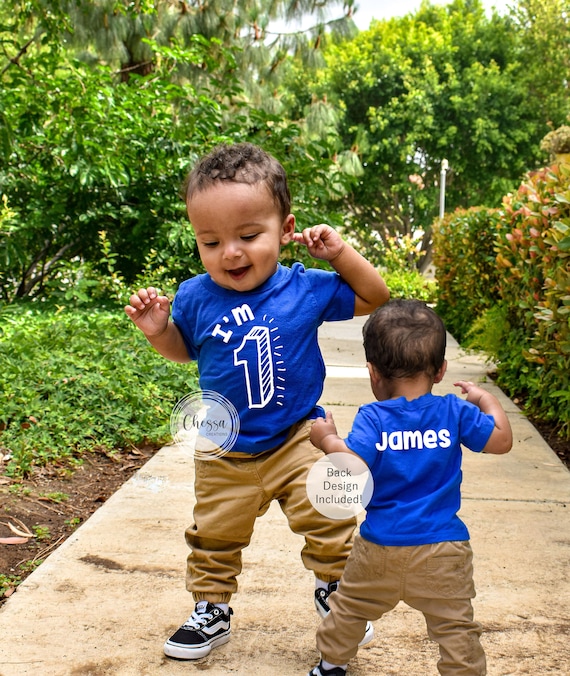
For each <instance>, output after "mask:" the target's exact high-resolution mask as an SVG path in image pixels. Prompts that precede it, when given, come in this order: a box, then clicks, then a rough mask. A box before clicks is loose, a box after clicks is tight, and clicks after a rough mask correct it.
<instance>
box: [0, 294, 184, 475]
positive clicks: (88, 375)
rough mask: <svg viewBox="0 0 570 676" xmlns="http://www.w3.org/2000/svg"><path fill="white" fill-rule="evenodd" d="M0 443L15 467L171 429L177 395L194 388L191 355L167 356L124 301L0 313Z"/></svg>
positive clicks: (159, 437)
mask: <svg viewBox="0 0 570 676" xmlns="http://www.w3.org/2000/svg"><path fill="white" fill-rule="evenodd" d="M0 361H1V363H2V371H1V372H0V391H2V410H1V411H0V451H1V452H2V453H3V454H4V455H8V456H9V457H11V460H10V461H9V464H8V473H9V474H10V475H12V476H22V475H26V474H28V473H29V472H30V471H32V469H33V467H34V466H40V465H44V464H47V463H50V464H58V463H68V462H73V461H74V460H77V459H78V458H80V457H81V455H82V454H83V453H84V452H87V451H90V450H94V449H102V450H104V451H105V452H114V451H120V450H121V449H125V448H129V447H131V446H136V445H140V444H142V443H151V444H154V445H160V444H162V443H164V442H165V441H167V440H168V439H169V436H170V426H169V420H170V414H171V411H172V408H173V407H174V405H175V404H176V402H177V401H178V400H179V399H181V398H182V397H183V396H185V395H186V394H188V393H189V392H191V391H193V390H195V389H197V379H196V370H195V367H194V366H193V365H189V366H186V367H185V366H182V365H180V364H174V363H172V362H168V361H167V360H166V359H164V358H163V357H161V356H160V355H158V354H157V353H156V352H155V351H154V350H153V349H152V348H151V347H150V346H149V345H148V343H147V342H146V340H145V338H144V336H143V335H142V334H141V333H140V331H138V330H137V329H136V328H135V327H134V325H133V324H132V322H131V321H130V320H129V319H128V318H127V316H126V315H125V314H124V313H123V310H122V309H119V308H117V309H116V310H112V311H111V310H97V309H74V310H67V309H63V308H62V307H60V308H55V309H46V308H43V309H37V308H35V307H30V306H29V305H12V306H10V307H9V308H7V309H5V310H4V311H3V312H2V313H1V315H0Z"/></svg>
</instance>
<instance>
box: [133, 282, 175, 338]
mask: <svg viewBox="0 0 570 676" xmlns="http://www.w3.org/2000/svg"><path fill="white" fill-rule="evenodd" d="M125 312H126V313H127V315H128V316H129V317H130V318H131V319H132V320H133V322H134V323H135V324H136V325H137V326H138V328H139V329H140V330H141V331H142V332H143V333H144V334H145V336H147V337H149V338H153V337H156V336H159V335H160V334H161V333H164V331H165V330H166V327H167V326H168V318H169V316H170V301H169V300H168V298H167V297H166V296H160V295H159V293H158V291H157V290H156V289H155V288H154V287H153V286H149V287H147V288H146V289H139V290H138V291H137V292H136V293H133V295H132V296H131V297H130V298H129V305H126V306H125Z"/></svg>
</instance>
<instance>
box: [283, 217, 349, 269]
mask: <svg viewBox="0 0 570 676" xmlns="http://www.w3.org/2000/svg"><path fill="white" fill-rule="evenodd" d="M293 241H294V242H297V244H304V245H305V246H306V247H307V249H308V251H309V253H310V254H311V256H312V257H313V258H319V259H320V260H323V261H329V262H330V261H332V260H334V259H335V258H336V257H337V256H338V255H339V254H340V253H341V252H342V250H343V249H344V247H345V242H344V241H343V239H342V237H341V236H340V235H339V234H338V232H337V231H336V230H334V229H333V228H331V226H330V225H326V224H325V223H321V224H320V225H313V226H312V227H311V228H305V229H304V230H303V231H302V232H296V233H294V234H293Z"/></svg>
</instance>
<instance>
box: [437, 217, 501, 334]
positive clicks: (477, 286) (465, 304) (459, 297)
mask: <svg viewBox="0 0 570 676" xmlns="http://www.w3.org/2000/svg"><path fill="white" fill-rule="evenodd" d="M503 227H504V226H503V224H502V221H501V216H500V213H499V211H498V210H497V209H486V208H484V207H477V208H472V209H467V210H466V209H458V210H456V211H454V212H453V213H452V214H447V215H446V216H445V218H444V219H442V220H441V221H437V222H436V223H434V226H433V263H434V265H435V268H436V273H435V278H436V280H437V285H438V299H437V311H438V313H439V314H440V315H441V317H442V318H443V319H444V321H445V323H446V325H447V328H448V330H449V331H450V333H452V334H453V336H454V337H455V338H456V339H457V340H458V341H459V342H461V341H462V340H463V339H464V338H465V337H466V335H467V333H468V331H469V328H470V327H471V325H472V324H473V322H474V320H475V319H476V318H477V317H478V316H479V315H481V314H482V313H483V312H484V311H485V310H486V309H487V308H489V307H490V306H491V305H492V304H493V303H495V302H496V301H497V299H498V276H499V271H498V269H497V264H496V261H495V257H496V254H495V251H494V246H495V243H496V238H497V236H498V235H499V233H500V232H501V231H502V229H503Z"/></svg>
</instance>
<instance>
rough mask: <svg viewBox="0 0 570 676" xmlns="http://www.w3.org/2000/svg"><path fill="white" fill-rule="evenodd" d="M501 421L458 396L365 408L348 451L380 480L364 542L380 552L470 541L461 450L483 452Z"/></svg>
mask: <svg viewBox="0 0 570 676" xmlns="http://www.w3.org/2000/svg"><path fill="white" fill-rule="evenodd" d="M494 425H495V423H494V419H493V417H492V416H490V415H486V414H484V413H482V412H481V411H480V410H479V409H478V408H477V406H475V405H473V404H471V403H469V402H467V401H465V400H463V399H460V398H459V397H457V396H456V395H454V394H449V395H446V396H444V397H441V396H435V395H433V394H431V393H430V394H425V395H423V396H421V397H419V398H417V399H414V400H413V401H407V400H406V399H405V398H404V397H399V398H398V399H390V400H387V401H378V402H374V403H371V404H366V405H364V406H362V407H361V408H360V409H359V411H358V414H357V415H356V418H355V419H354V424H353V427H352V430H351V432H350V434H349V436H348V437H347V439H346V444H347V446H348V447H349V448H350V449H351V450H352V451H354V452H355V453H357V454H358V455H359V456H360V457H361V458H362V459H363V460H364V461H365V462H366V464H367V465H368V468H369V470H370V472H371V474H372V478H373V481H374V490H373V496H372V499H371V501H370V503H369V505H368V507H367V510H366V519H365V521H364V523H363V524H362V525H361V527H360V533H361V535H362V536H363V537H364V538H366V539H367V540H370V541H371V542H375V543H376V544H379V545H387V546H411V545H423V544H431V543H434V542H448V541H452V540H467V539H469V532H468V530H467V527H466V526H465V524H464V523H463V522H462V521H461V519H460V518H459V517H458V516H457V512H458V511H459V508H460V506H461V493H460V486H461V478H462V475H461V457H462V452H461V444H463V445H464V446H466V447H467V448H469V449H471V450H472V451H476V452H480V451H482V450H483V448H484V447H485V444H486V443H487V441H488V440H489V437H490V436H491V432H492V431H493V428H494Z"/></svg>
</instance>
